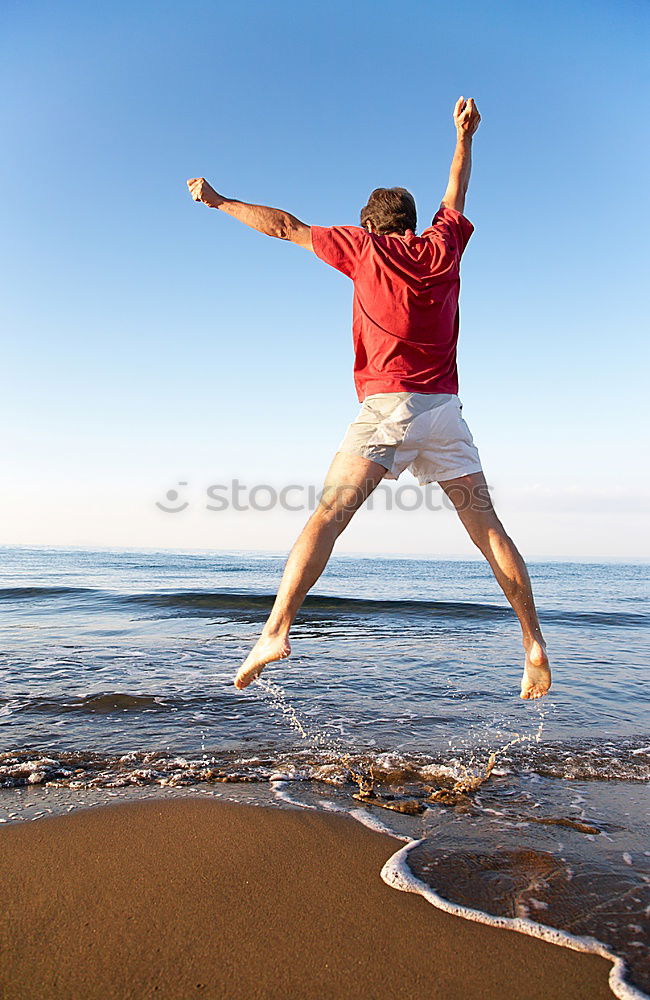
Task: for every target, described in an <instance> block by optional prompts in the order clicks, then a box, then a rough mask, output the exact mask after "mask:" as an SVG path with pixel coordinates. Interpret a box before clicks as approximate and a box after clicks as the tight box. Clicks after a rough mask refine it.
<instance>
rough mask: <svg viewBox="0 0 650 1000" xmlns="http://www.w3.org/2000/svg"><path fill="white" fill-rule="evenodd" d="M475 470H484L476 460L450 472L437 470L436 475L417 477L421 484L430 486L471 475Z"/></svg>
mask: <svg viewBox="0 0 650 1000" xmlns="http://www.w3.org/2000/svg"><path fill="white" fill-rule="evenodd" d="M407 468H408V466H407ZM475 472H483V468H482V466H481V465H479V464H477V463H476V462H474V463H472V465H469V466H468V465H464V466H462V467H461V468H458V469H452V470H451V471H449V472H448V471H447V470H445V472H437V473H435V475H431V476H426V477H421V476H417V477H416V478H417V481H418V485H419V486H430V485H431V483H440V482H446V481H447V480H448V479H460V477H461V476H471V475H473V474H474V473H475Z"/></svg>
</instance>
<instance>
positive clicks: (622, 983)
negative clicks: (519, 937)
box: [381, 840, 648, 1000]
mask: <svg viewBox="0 0 650 1000" xmlns="http://www.w3.org/2000/svg"><path fill="white" fill-rule="evenodd" d="M422 843H423V841H422V840H412V841H411V842H410V843H408V844H407V845H406V846H405V847H402V848H400V850H399V851H397V852H396V853H395V854H393V856H392V857H390V858H389V859H388V861H387V862H386V864H385V865H384V867H383V868H382V870H381V877H382V879H383V880H384V882H385V883H386V885H389V886H392V888H393V889H398V890H400V891H401V892H416V893H418V894H419V895H420V896H424V898H425V899H426V900H427V902H429V903H431V904H432V905H433V906H435V907H437V909H439V910H444V911H445V912H446V913H452V914H453V915H454V916H457V917H463V918H464V919H465V920H474V921H476V923H479V924H488V925H490V926H492V927H502V928H505V929H507V930H513V931H519V932H520V933H521V934H528V935H529V936H530V937H537V938H542V940H544V941H550V942H551V944H558V945H561V946H562V947H564V948H571V949H572V950H573V951H586V952H590V953H591V954H595V955H601V956H602V957H603V958H607V959H609V961H610V962H613V967H612V969H611V971H610V973H609V986H610V989H611V991H612V993H613V994H614V996H616V997H618V998H619V1000H648V997H647V995H646V994H645V993H642V992H641V990H638V989H637V988H636V987H635V986H632V985H631V983H628V982H627V981H626V980H625V963H624V962H623V961H622V959H620V958H619V957H618V956H617V955H613V954H612V952H611V951H609V950H608V949H607V947H606V946H605V945H604V944H602V943H601V942H600V941H597V940H596V939H595V938H591V937H584V938H582V937H575V936H574V935H573V934H569V933H567V932H566V931H560V930H557V929H556V928H555V927H546V926H544V925H543V924H538V923H536V922H535V921H533V920H529V919H527V918H525V917H497V916H493V915H492V914H490V913H484V912H483V911H482V910H473V909H471V908H470V907H467V906H461V905H460V904H459V903H451V902H450V901H449V900H448V899H443V898H442V896H439V895H438V894H437V893H436V892H435V891H434V890H433V889H432V888H431V887H430V886H428V885H427V884H426V883H425V882H422V881H420V879H418V878H416V877H415V875H414V874H413V872H412V871H411V869H410V868H409V866H408V862H407V858H408V853H409V851H411V850H413V848H414V847H417V846H418V844H422Z"/></svg>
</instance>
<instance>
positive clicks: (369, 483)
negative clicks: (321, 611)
mask: <svg viewBox="0 0 650 1000" xmlns="http://www.w3.org/2000/svg"><path fill="white" fill-rule="evenodd" d="M385 475H386V469H385V468H384V467H383V465H379V464H378V463H377V462H370V461H368V460H367V459H365V458H360V457H359V456H358V455H348V454H345V453H344V452H340V451H339V452H337V453H336V455H335V456H334V460H333V461H332V464H331V466H330V468H329V472H328V473H327V477H326V479H325V485H324V487H323V495H322V497H321V500H320V503H319V505H318V507H317V508H316V510H315V511H314V513H313V514H312V516H311V517H310V518H309V520H308V521H307V524H306V525H305V527H304V528H303V530H302V532H301V534H300V536H299V538H298V541H297V542H296V543H295V545H294V547H293V549H292V550H291V553H290V555H289V558H288V559H287V563H286V566H285V567H284V573H283V576H282V582H281V584H280V589H279V590H278V596H277V597H276V599H275V603H274V604H273V608H272V610H271V614H270V615H269V618H268V621H267V623H266V625H265V626H264V628H263V629H262V634H261V635H260V638H259V639H258V641H257V642H256V644H255V646H254V647H253V649H252V650H251V651H250V653H249V654H248V656H247V657H246V659H245V660H244V662H243V664H242V666H241V667H240V668H239V670H238V672H237V676H236V677H235V687H238V688H244V687H247V685H248V684H250V682H251V681H252V680H254V679H255V677H257V676H258V674H260V673H261V672H262V670H263V668H264V666H265V665H266V664H267V663H271V662H272V661H273V660H282V659H284V658H285V657H286V656H288V655H289V653H290V652H291V646H290V645H289V629H290V628H291V625H292V624H293V620H294V618H295V617H296V613H297V611H298V608H299V607H300V605H301V604H302V602H303V600H304V599H305V595H306V594H307V591H308V590H310V589H311V588H312V587H313V586H314V584H315V583H316V581H317V580H318V578H319V576H320V575H321V573H322V572H323V570H324V569H325V566H326V565H327V561H328V559H329V557H330V555H331V554H332V549H333V548H334V543H335V541H336V539H337V538H338V537H339V535H340V534H341V532H342V531H343V529H344V528H345V527H346V526H347V525H348V524H349V523H350V521H351V520H352V517H353V515H354V513H355V511H357V510H358V509H359V507H361V505H362V504H363V503H364V501H365V500H366V499H367V497H369V496H370V494H371V493H372V491H373V490H374V489H375V487H376V486H377V485H378V484H379V483H380V482H381V480H382V479H383V477H384V476H385Z"/></svg>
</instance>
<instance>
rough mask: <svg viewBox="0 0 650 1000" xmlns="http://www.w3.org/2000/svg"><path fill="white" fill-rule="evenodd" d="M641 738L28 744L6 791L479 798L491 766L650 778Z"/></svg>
mask: <svg viewBox="0 0 650 1000" xmlns="http://www.w3.org/2000/svg"><path fill="white" fill-rule="evenodd" d="M110 704H111V699H110V698H108V697H107V696H103V697H102V699H101V701H100V702H99V708H98V710H99V711H102V710H109V711H110V710H113V711H115V710H119V711H123V710H124V708H122V709H115V708H113V709H110V708H107V706H110ZM118 704H119V702H118ZM641 743H642V741H636V742H635V741H628V742H627V743H625V744H621V745H617V746H614V745H611V744H596V745H586V746H581V747H577V746H570V747H562V746H556V747H548V746H545V747H543V748H540V747H539V746H538V745H536V744H534V745H530V744H529V745H528V748H526V746H525V745H524V746H522V744H519V745H518V746H515V747H512V749H510V750H506V751H503V750H498V749H497V750H496V751H493V752H491V753H490V752H487V751H486V752H484V753H479V752H477V751H474V752H468V753H467V754H466V755H464V756H458V755H457V756H452V755H451V754H446V755H445V754H441V755H440V756H437V757H426V756H424V755H412V756H406V755H402V754H399V753H390V752H365V753H345V752H341V751H336V752H332V751H331V750H329V749H316V750H314V749H311V750H302V751H280V750H276V749H274V748H273V747H266V748H258V752H257V753H255V750H254V748H252V747H251V748H248V749H247V756H245V757H243V756H241V754H240V753H238V752H236V751H234V750H233V751H224V752H222V753H207V752H206V753H204V754H202V755H201V756H200V757H191V756H182V755H179V754H173V753H169V752H165V751H145V750H142V751H137V752H132V753H125V754H102V753H98V752H94V751H80V750H76V751H68V752H60V751H57V750H43V749H37V748H20V749H16V750H10V751H6V752H4V753H0V788H16V787H23V786H26V785H45V786H52V787H63V786H67V787H71V788H120V787H125V786H128V785H161V786H167V785H195V784H200V783H202V782H208V783H210V782H222V781H235V782H236V781H260V782H261V781H277V780H285V781H306V782H314V783H323V784H326V785H331V786H338V787H339V788H342V789H346V788H347V789H348V790H349V791H350V792H351V793H352V792H356V793H357V797H358V798H360V799H361V800H362V801H365V802H369V803H370V804H373V803H372V802H370V799H372V798H374V800H375V802H374V804H377V805H382V804H383V801H384V799H386V798H387V797H390V798H391V799H392V800H402V799H403V800H410V799H413V798H414V799H420V800H422V801H423V802H424V803H425V805H426V804H428V803H429V802H437V803H439V804H440V803H441V804H453V802H452V799H453V798H454V797H455V798H459V797H460V798H464V797H467V796H468V795H470V796H471V795H472V794H473V793H474V792H475V791H477V790H478V789H479V788H480V787H481V786H482V785H483V784H485V783H486V781H487V780H488V778H490V776H491V775H492V773H493V772H494V775H503V774H507V773H509V772H510V773H515V774H516V773H523V772H527V773H532V774H538V775H540V776H542V777H551V778H557V779H563V780H568V781H576V780H582V781H630V782H647V781H648V780H650V747H648V746H645V745H640V744H641ZM358 793H361V794H360V795H359V794H358ZM447 793H449V794H447ZM391 808H395V806H393V807H391ZM531 821H532V820H531ZM560 825H561V824H560Z"/></svg>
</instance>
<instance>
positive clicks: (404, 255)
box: [311, 208, 474, 401]
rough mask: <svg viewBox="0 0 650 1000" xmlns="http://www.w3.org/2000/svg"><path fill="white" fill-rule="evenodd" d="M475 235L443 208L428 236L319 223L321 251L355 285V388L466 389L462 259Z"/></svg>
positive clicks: (315, 239)
mask: <svg viewBox="0 0 650 1000" xmlns="http://www.w3.org/2000/svg"><path fill="white" fill-rule="evenodd" d="M473 231H474V226H473V225H472V223H471V222H470V221H469V220H468V219H466V218H465V216H464V215H461V213H460V212H457V211H456V210H455V209H453V208H441V209H440V210H439V211H438V212H437V213H436V215H435V218H434V220H433V223H432V224H431V226H430V227H429V228H428V229H425V230H424V232H423V233H422V235H421V236H416V235H415V233H414V232H413V231H412V230H411V229H407V231H406V233H405V235H404V236H376V235H374V234H371V233H367V232H366V230H365V229H362V228H361V227H359V226H330V227H323V226H312V227H311V236H312V243H313V247H314V252H315V253H316V254H317V256H318V257H320V258H321V260H324V261H325V262H326V263H327V264H331V265H332V267H335V268H336V269H337V270H339V271H342V272H343V274H346V275H347V276H348V277H349V278H352V280H353V281H354V301H353V307H352V337H353V343H354V384H355V386H356V388H357V395H358V397H359V400H360V401H362V400H363V399H365V397H366V396H368V395H370V394H371V393H375V392H403V391H407V392H452V393H457V392H458V372H457V369H456V344H457V342H458V328H459V318H458V293H459V291H460V258H461V256H462V254H463V251H464V249H465V247H466V246H467V242H468V240H469V238H470V236H471V235H472V233H473Z"/></svg>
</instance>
